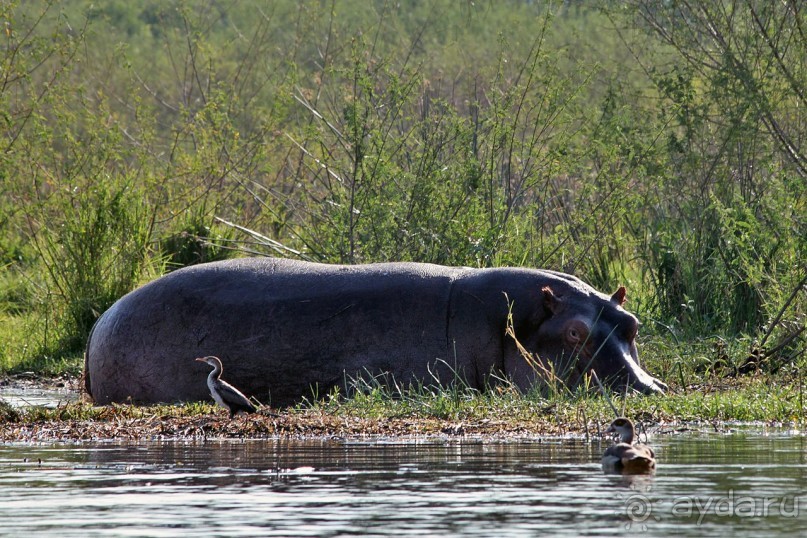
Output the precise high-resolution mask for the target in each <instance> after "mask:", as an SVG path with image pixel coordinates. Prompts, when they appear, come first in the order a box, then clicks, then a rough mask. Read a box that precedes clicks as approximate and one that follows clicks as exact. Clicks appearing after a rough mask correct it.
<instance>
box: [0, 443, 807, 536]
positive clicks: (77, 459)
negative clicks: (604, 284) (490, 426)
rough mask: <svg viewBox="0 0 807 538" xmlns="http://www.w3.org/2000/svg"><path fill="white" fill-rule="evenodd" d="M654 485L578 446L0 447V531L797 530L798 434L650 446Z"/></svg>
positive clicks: (804, 511) (804, 505) (802, 486)
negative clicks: (604, 465) (606, 465)
mask: <svg viewBox="0 0 807 538" xmlns="http://www.w3.org/2000/svg"><path fill="white" fill-rule="evenodd" d="M650 441H651V442H652V444H653V446H654V447H655V448H656V450H657V454H658V457H659V467H658V471H657V472H656V474H655V475H654V476H639V477H623V476H614V475H606V474H604V473H603V472H602V469H601V468H600V463H599V458H600V455H601V453H602V450H604V448H605V444H604V443H603V444H601V443H599V442H593V443H586V442H584V441H582V440H580V439H577V440H574V439H565V440H563V439H555V440H543V441H541V440H523V441H519V442H507V443H492V442H480V441H472V440H466V441H456V440H434V439H432V440H428V441H425V440H421V441H417V440H391V439H372V440H367V441H351V440H339V439H330V440H314V441H311V440H307V441H292V440H259V441H198V442H187V441H184V442H148V443H136V444H129V443H126V444H120V443H93V444H55V445H15V444H11V445H0V535H4V536H26V535H27V536H81V537H88V536H352V535H362V536H415V535H419V536H452V535H456V536H543V535H551V536H558V535H560V536H563V535H568V536H581V535H582V536H597V535H614V534H627V533H636V532H638V533H641V534H642V535H644V536H669V535H672V534H675V535H677V536H706V535H717V534H719V535H728V534H729V533H731V535H732V536H733V537H741V536H755V537H756V536H763V535H764V536H793V535H799V534H803V531H804V529H807V456H805V448H807V447H805V437H804V436H802V435H801V434H799V433H798V432H793V431H770V430H764V429H762V428H751V429H747V430H743V431H736V432H734V433H728V434H725V433H722V434H717V433H707V432H686V433H674V434H666V435H656V436H652V437H651V438H650Z"/></svg>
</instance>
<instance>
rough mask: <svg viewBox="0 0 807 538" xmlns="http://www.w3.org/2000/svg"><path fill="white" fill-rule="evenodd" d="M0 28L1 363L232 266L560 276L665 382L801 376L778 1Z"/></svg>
mask: <svg viewBox="0 0 807 538" xmlns="http://www.w3.org/2000/svg"><path fill="white" fill-rule="evenodd" d="M0 21H2V25H3V27H2V32H3V34H2V35H0V38H1V39H2V50H0V114H2V118H0V120H1V121H0V144H1V145H2V152H1V153H0V267H2V269H0V319H2V324H1V325H0V326H1V327H2V329H0V371H3V370H4V371H14V370H23V369H36V370H39V371H58V370H61V369H64V368H67V369H69V370H73V371H78V370H79V369H80V361H79V359H78V356H79V355H80V353H81V350H82V347H83V344H84V340H85V338H86V334H87V332H88V330H89V328H90V327H91V325H92V323H93V321H94V320H95V319H96V318H97V316H98V315H100V313H101V312H103V311H104V310H105V309H106V308H107V307H108V306H109V305H110V304H111V303H112V302H113V301H114V300H115V299H116V298H118V297H119V296H121V295H122V294H124V293H125V292H127V291H128V290H130V289H132V288H134V287H136V286H137V285H139V284H140V283H142V282H144V281H146V280H148V279H151V278H153V277H155V276H156V275H159V274H161V273H162V272H165V271H168V270H171V269H173V268H176V267H179V266H183V265H187V264H191V263H196V262H199V261H206V260H213V259H219V258H222V257H227V256H232V255H239V254H242V253H254V252H259V253H263V254H271V255H281V256H288V257H297V258H303V259H311V260H318V261H327V262H344V263H359V262H371V261H384V260H417V261H425V262H435V263H443V264H463V265H472V266H497V265H527V266H536V267H548V268H554V269H559V270H563V271H567V272H571V273H574V274H577V275H578V276H580V277H582V278H583V279H585V280H587V281H589V282H590V283H591V284H593V285H594V286H595V287H598V288H600V289H603V290H606V291H612V290H613V289H615V287H616V286H617V285H619V284H626V285H627V286H628V289H629V301H630V302H629V306H630V308H631V309H632V310H633V311H635V312H636V313H637V314H638V315H639V316H640V318H641V319H642V320H643V322H644V328H643V334H644V337H643V342H642V343H643V348H644V356H645V357H646V358H647V359H648V360H649V362H650V364H651V366H650V368H651V369H652V370H654V371H655V373H657V374H658V375H661V376H662V377H664V378H665V380H667V381H668V382H671V383H672V384H673V385H690V384H692V383H693V382H694V380H695V379H699V378H701V377H704V376H706V377H708V375H709V374H712V373H714V374H718V375H725V374H732V375H742V374H749V373H752V372H759V371H762V372H766V373H769V374H777V375H784V376H790V375H792V374H793V373H794V372H798V371H799V369H800V368H801V367H802V366H803V362H804V358H805V357H804V355H805V336H806V334H805V326H806V325H807V301H806V300H805V294H807V292H805V283H807V263H806V262H805V260H807V160H805V150H804V141H805V138H806V137H807V127H806V126H807V93H806V92H805V87H806V86H807V85H806V84H805V82H807V38H805V35H804V34H805V31H806V30H807V16H806V15H805V9H804V8H803V7H802V6H801V4H800V3H799V2H795V1H782V2H775V3H774V2H762V1H755V0H746V1H740V2H721V1H719V0H716V1H714V2H707V3H690V2H688V1H678V2H666V3H659V2H645V1H642V0H624V1H613V2H602V4H601V5H597V6H595V5H594V4H592V3H589V2H575V1H569V2H563V3H562V4H558V3H549V2H523V1H509V2H453V1H450V0H431V1H429V2H414V1H411V0H410V1H399V2H387V1H381V0H379V1H376V2H372V3H371V2H365V1H363V0H334V1H333V2H328V1H319V0H318V1H302V2H297V1H280V0H278V1H273V2H269V3H267V2H221V1H218V2H217V1H213V0H208V1H190V0H189V1H182V0H175V1H168V2H164V1H157V0H147V1H143V2H128V1H125V0H110V1H108V2H101V3H97V2H96V3H91V2H89V1H83V0H69V1H63V2H55V1H54V2H42V1H25V2H9V1H4V2H2V3H0ZM799 379H800V376H799ZM800 386H801V385H800V384H799V387H800ZM799 395H800V388H799ZM799 402H800V400H799Z"/></svg>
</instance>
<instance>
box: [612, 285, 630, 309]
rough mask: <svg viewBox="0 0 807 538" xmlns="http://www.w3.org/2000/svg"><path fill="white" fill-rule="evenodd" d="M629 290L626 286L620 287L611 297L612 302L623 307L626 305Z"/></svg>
mask: <svg viewBox="0 0 807 538" xmlns="http://www.w3.org/2000/svg"><path fill="white" fill-rule="evenodd" d="M627 293H628V290H626V289H625V286H619V289H618V290H616V291H615V292H614V294H613V295H611V302H613V303H616V304H618V305H619V306H622V305H623V304H625V295H627Z"/></svg>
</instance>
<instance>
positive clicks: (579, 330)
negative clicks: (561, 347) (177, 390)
mask: <svg viewBox="0 0 807 538" xmlns="http://www.w3.org/2000/svg"><path fill="white" fill-rule="evenodd" d="M587 337H588V327H586V326H585V324H584V323H583V322H581V321H579V320H576V321H572V322H571V323H569V325H568V326H567V327H566V341H567V342H569V343H570V344H573V345H576V344H579V343H580V342H582V341H583V340H585V339H586V338H587Z"/></svg>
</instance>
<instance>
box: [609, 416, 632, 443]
mask: <svg viewBox="0 0 807 538" xmlns="http://www.w3.org/2000/svg"><path fill="white" fill-rule="evenodd" d="M605 433H616V434H619V441H620V442H621V443H628V444H629V445H631V444H633V438H634V437H635V436H636V429H635V428H634V427H633V422H631V420H630V419H629V418H625V417H619V418H618V419H616V420H614V421H613V422H612V423H611V425H610V426H608V429H607V430H605Z"/></svg>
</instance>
